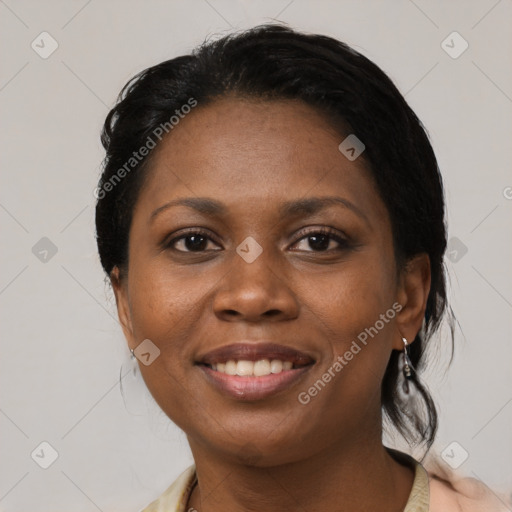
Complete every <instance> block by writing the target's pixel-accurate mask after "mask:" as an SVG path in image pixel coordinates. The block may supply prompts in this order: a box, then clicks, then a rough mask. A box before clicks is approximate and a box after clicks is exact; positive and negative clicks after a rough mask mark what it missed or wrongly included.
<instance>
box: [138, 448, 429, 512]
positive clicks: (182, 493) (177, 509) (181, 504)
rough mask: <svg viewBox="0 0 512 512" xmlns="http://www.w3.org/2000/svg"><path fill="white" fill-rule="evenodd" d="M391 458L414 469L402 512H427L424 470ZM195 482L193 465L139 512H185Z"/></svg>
mask: <svg viewBox="0 0 512 512" xmlns="http://www.w3.org/2000/svg"><path fill="white" fill-rule="evenodd" d="M390 452H391V454H392V456H393V457H394V458H396V459H398V460H402V461H404V462H405V463H408V464H409V465H411V466H414V467H415V474H414V482H413V485H412V489H411V493H410V494H409V499H408V500H407V504H406V506H405V509H404V512H428V508H429V478H428V474H427V472H426V470H425V468H424V467H423V466H422V465H421V464H420V463H419V462H417V461H416V460H415V459H413V458H412V457H410V456H409V455H407V454H405V453H402V452H398V451H396V450H390ZM196 481H197V478H196V472H195V465H192V466H190V467H189V468H187V469H186V470H185V471H184V472H183V473H182V474H181V475H180V476H179V477H178V478H177V480H176V481H175V482H174V483H173V484H172V485H171V486H170V487H168V488H167V489H166V490H165V491H164V493H163V494H162V495H161V496H160V497H159V498H158V499H156V500H155V501H153V502H152V503H151V504H150V505H148V506H147V507H146V508H145V509H143V510H141V511H140V512H187V511H186V506H187V502H188V498H189V495H190V492H191V490H192V488H193V487H194V485H195V483H196Z"/></svg>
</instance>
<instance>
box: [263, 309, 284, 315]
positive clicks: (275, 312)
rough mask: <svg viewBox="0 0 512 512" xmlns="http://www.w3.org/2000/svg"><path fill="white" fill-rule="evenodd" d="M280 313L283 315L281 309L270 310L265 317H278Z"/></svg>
mask: <svg viewBox="0 0 512 512" xmlns="http://www.w3.org/2000/svg"><path fill="white" fill-rule="evenodd" d="M279 313H281V311H279V309H269V310H268V311H266V312H265V316H276V315H279Z"/></svg>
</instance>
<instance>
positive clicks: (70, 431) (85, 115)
mask: <svg viewBox="0 0 512 512" xmlns="http://www.w3.org/2000/svg"><path fill="white" fill-rule="evenodd" d="M272 19H279V20H281V21H284V22H286V23H288V24H290V25H291V26H292V27H294V28H297V29H301V30H305V31H308V32H317V33H323V34H327V35H330V36H334V37H336V38H339V39H341V40H343V41H345V42H347V43H349V44H350V45H352V46H353V47H354V48H356V49H357V50H359V51H360V52H362V53H363V54H364V55H366V56H368V57H369V58H370V59H372V60H373V61H375V62H376V63H377V64H378V65H379V66H380V67H382V68H383V69H384V71H386V72H387V73H388V74H389V75H390V77H391V78H392V79H393V80H394V81H395V83H396V84H397V86H398V87H399V89H400V90H401V91H402V93H403V94H405V96H406V99H407V101H408V102H409V103H410V105H411V106H412V108H413V109H414V110H415V111H416V113H417V114H418V116H419V117H420V119H421V120H422V121H423V123H424V124H425V126H426V127H427V129H428V131H429V134H430V136H431V139H432V144H433V146H434V148H435V151H436V154H437V156H438V159H439V164H440V167H441V170H442V173H443V176H444V180H445V186H446V197H447V202H448V222H449V237H450V249H449V255H448V257H447V259H446V265H447V269H448V272H449V275H450V297H451V301H452V307H453V309H454V312H455V315H456V317H457V319H458V322H459V325H458V327H457V331H456V352H455V359H454V361H453V364H452V366H451V367H450V369H449V370H448V371H446V364H443V363H439V364H437V365H436V366H430V365H429V371H428V372H427V379H428V383H429V386H430V388H431V390H432V391H433V393H434V396H435V398H436V400H437V403H438V404H439V406H440V410H441V427H440V431H439V435H438V439H437V442H436V444H435V446H434V448H433V450H434V452H435V453H437V454H438V455H440V454H442V453H443V450H445V449H447V448H448V449H449V450H448V453H449V454H451V456H452V458H453V457H456V458H458V459H460V460H462V459H463V458H465V457H467V459H466V460H465V461H464V462H463V463H462V464H461V465H460V467H459V468H458V469H457V473H458V474H460V475H463V476H472V477H474V478H478V479H480V480H482V481H483V482H484V483H485V484H486V485H489V486H490V487H492V488H493V489H499V490H501V491H504V492H506V493H508V494H509V495H510V493H511V490H512V467H511V461H512V436H511V431H512V429H511V423H512V421H511V420H512V385H511V384H512V376H511V373H512V372H511V361H512V347H511V343H510V340H511V334H512V322H511V312H512V289H511V284H512V283H511V281H512V280H511V277H512V266H511V265H510V262H511V261H512V241H511V240H512V237H511V229H510V228H511V211H512V175H511V173H510V169H511V161H512V155H511V140H512V116H511V113H512V60H511V59H510V55H511V54H512V37H511V34H512V32H511V30H510V20H511V19H512V2H511V1H510V0H501V1H496V0H479V1H476V0H473V1H468V0H459V1H451V2H445V1H441V0H438V1H426V0H416V1H415V2H413V1H408V0H393V1H387V2H382V1H377V0H375V1H361V0H353V1H326V0H324V1H315V2H313V1H311V0H310V1H305V0H291V1H290V0H274V1H269V0H267V1H260V2H255V1H250V0H208V1H207V0H186V1H185V0H180V1H162V0H150V1H133V0H131V1H130V0H123V1H121V0H107V1H100V0H89V1H86V0H76V1H75V0H73V1H70V0H67V1H63V0H62V1H56V0H46V1H45V2H38V1H35V0H33V1H29V0H19V1H15V0H1V1H0V27H1V34H2V35H1V44H0V52H1V58H2V67H1V75H0V106H1V119H2V141H1V147H0V158H1V164H2V176H1V187H0V222H1V226H2V244H1V247H2V252H1V254H2V256H1V266H0V306H1V343H2V346H1V354H2V357H1V363H0V364H1V367H0V368H1V373H0V385H1V395H0V436H1V437H0V440H1V450H2V451H1V453H2V457H1V467H0V510H2V511H9V512H18V511H20V512H21V511H27V510H31V511H32V512H43V511H53V512H60V511H62V512H64V511H67V512H69V511H74V512H82V511H95V510H101V511H104V512H107V511H114V510H115V511H137V510H140V509H141V508H142V507H144V506H145V505H147V504H148V503H149V502H150V501H151V500H153V499H155V498H156V497H157V496H158V495H160V493H161V492H162V491H163V490H164V489H165V488H166V487H167V486H168V485H169V484H170V483H171V482H172V481H173V480H174V479H175V478H176V477H177V475H178V474H179V473H180V472H181V471H182V470H183V469H185V467H187V466H188V465H189V464H190V463H191V462H192V459H191V456H190V453H189V449H188V445H187V442H186V438H185V435H184V434H183V433H182V432H180V431H179V430H178V429H177V428H176V427H174V426H173V425H172V424H171V423H170V422H169V421H168V420H167V419H166V417H165V416H164V415H163V414H162V413H161V412H160V411H159V409H158V407H157V406H156V405H155V404H154V402H152V400H151V398H150V397H149V396H148V393H147V391H144V388H143V385H142V383H141V381H140V380H139V381H138V380H134V379H132V377H131V374H129V375H128V376H127V377H126V379H125V380H123V383H125V386H124V387H125V389H124V395H125V400H124V401H123V397H122V395H121V392H120V386H119V375H120V372H123V375H124V374H125V373H126V371H127V368H128V369H129V367H128V366H127V363H128V360H129V359H128V350H127V348H126V343H125V340H124V338H123V335H122V332H121V329H120V326H119V324H118V322H117V314H116V310H115V304H114V301H113V297H112V294H111V293H110V291H109V288H108V287H107V286H106V285H105V282H104V276H103V274H102V270H101V267H100V264H99V259H98V256H97V253H96V246H95V240H94V201H95V198H94V196H93V190H94V188H95V186H96V183H97V179H98V176H99V169H100V163H101V160H102V158H103V152H102V148H101V145H100V142H99V133H100V129H101V126H102V123H103V121H104V118H105V116H106V114H107V112H108V110H109V108H110V107H111V106H112V105H113V104H114V101H115V98H116V96H117V94H118V92H119V90H120V89H121V87H122V86H123V85H124V83H125V82H126V81H127V80H128V79H129V78H130V77H131V76H133V75H134V74H135V73H137V72H138V71H140V70H142V69H144V68H146V67H148V66H151V65H153V64H156V63H158V62H161V61H163V60H167V59H169V58H172V57H174V56H177V55H180V54H183V53H185V52H189V51H190V50H191V49H192V48H193V47H194V46H195V45H197V44H199V43H201V42H202V41H203V40H204V39H205V38H206V37H207V36H211V35H215V34H217V35H222V34H225V33H226V32H228V31H231V30H234V29H242V28H246V27H250V26H253V25H256V24H258V23H262V22H268V21H271V20H272ZM42 32H47V34H43V35H41V33H42ZM453 32H457V34H456V35H454V34H453ZM443 41H445V43H443ZM466 43H467V44H468V47H467V49H466V50H465V51H463V52H462V53H461V54H460V55H458V54H459V53H460V52H461V51H462V50H463V49H464V48H465V46H466ZM55 45H58V47H57V48H56V50H55V51H54V52H53V53H51V55H47V53H49V52H50V51H51V50H52V49H53V47H55ZM43 57H46V58H43ZM448 343H449V340H448V338H447V336H446V334H445V335H444V336H442V337H441V339H440V342H439V345H440V347H441V348H440V349H439V351H438V352H437V353H436V354H437V356H436V357H434V358H433V359H443V358H444V360H445V362H446V357H447V355H448V352H447V350H446V346H447V344H448ZM43 442H45V443H48V444H43V445H41V443H43ZM454 442H455V443H457V444H455V445H454V444H452V443H454ZM466 454H467V455H466ZM55 457H57V458H56V460H55V461H53V463H52V464H51V465H50V466H49V467H48V468H47V469H44V468H43V467H41V465H45V464H47V463H50V462H52V460H53V459H54V458H55ZM441 460H442V459H441Z"/></svg>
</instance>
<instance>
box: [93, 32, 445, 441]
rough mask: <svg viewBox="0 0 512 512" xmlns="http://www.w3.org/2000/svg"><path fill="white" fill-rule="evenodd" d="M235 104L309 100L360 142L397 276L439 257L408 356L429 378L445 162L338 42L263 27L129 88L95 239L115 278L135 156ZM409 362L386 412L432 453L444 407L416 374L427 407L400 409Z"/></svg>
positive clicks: (133, 191) (400, 101) (439, 297)
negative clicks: (182, 115) (184, 113)
mask: <svg viewBox="0 0 512 512" xmlns="http://www.w3.org/2000/svg"><path fill="white" fill-rule="evenodd" d="M227 95H237V96H240V97H250V98H258V99H263V100H273V99H276V100H280V99H295V100H301V101H303V102H305V103H307V104H309V105H311V106H313V107H315V108H317V109H318V110H320V111H321V112H322V113H324V114H325V116H326V118H327V119H328V120H330V121H331V122H333V123H334V124H336V125H337V126H339V127H345V128H346V129H348V130H349V132H347V133H345V135H347V134H348V133H353V134H355V135H356V136H357V137H358V138H359V139H360V140H361V141H363V143H364V145H365V151H364V153H363V157H364V160H365V162H366V166H367V167H368V169H369V171H370V172H371V175H372V177H373V179H374V181H375V183H376V185H377V188H378V190H379V193H380V195H381V197H382V199H383V201H384V203H385V205H386V207H387V209H388V212H389V215H390V219H391V225H392V232H393V243H394V246H395V254H396V260H397V266H398V268H400V269H402V268H404V265H406V264H407V261H408V260H409V259H410V258H412V257H413V256H415V255H418V254H420V253H427V254H428V256H429V258H430V266H431V288H430V293H429V296H428V301H427V307H426V313H425V319H424V322H423V326H422V329H421V330H420V332H419V333H418V335H417V336H416V339H415V340H414V342H413V343H411V345H410V347H409V350H410V352H409V355H410V359H411V362H412V365H413V366H414V367H415V368H416V370H420V369H421V366H422V363H423V362H424V356H425V347H426V345H427V342H428V341H429V340H430V338H431V337H432V335H433V333H434V332H435V331H436V330H437V329H438V327H439V325H440V322H441V320H442V317H443V316H444V313H445V311H446V309H447V304H446V281H445V270H444V264H443V255H444V251H445V248H446V226H445V220H444V219H445V217H444V193H443V185H442V180H441V176H440V173H439V169H438V165H437V161H436V158H435V155H434V152H433V149H432V147H431V145H430V142H429V139H428V136H427V134H426V131H425V129H424V127H423V125H422V123H421V122H420V121H419V119H418V118H417V116H416V115H415V113H414V112H413V111H412V110H411V108H410V107H409V106H408V104H407V103H406V101H405V99H404V98H403V96H402V95H401V94H400V92H399V91H398V89H397V88H396V87H395V85H394V84H393V82H392V81H391V80H390V79H389V78H388V76H387V75H386V74H385V73H384V72H383V71H382V70H381V69H380V68H379V67H378V66H376V65H375V64H374V63H373V62H371V61H370V60H369V59H367V58H366V57H364V56H363V55H361V54H360V53H358V52H357V51H355V50H354V49H352V48H351V47H350V46H348V45H347V44H344V43H343V42H340V41H338V40H336V39H333V38H331V37H327V36H323V35H316V34H305V33H301V32H297V31H294V30H292V29H290V28H288V27H286V26H282V25H277V24H271V25H260V26H257V27H254V28H252V29H249V30H245V31H242V32H239V33H233V34H229V35H227V36H225V37H222V38H220V39H218V40H214V41H207V42H205V43H203V44H202V45H201V46H199V47H198V48H197V49H195V50H194V51H193V52H192V53H191V54H190V55H185V56H180V57H177V58H174V59H171V60H168V61H166V62H162V63H160V64H158V65H155V66H153V67H150V68H148V69H146V70H144V71H142V72H141V73H139V74H138V75H136V76H135V77H134V78H133V79H131V80H130V81H129V82H128V83H127V84H126V85H125V86H124V88H123V89H122V91H121V93H120V95H119V98H118V102H117V104H116V105H115V106H114V107H113V108H112V110H111V111H110V112H109V114H108V115H107V118H106V120H105V124H104V127H103V131H102V135H101V141H102V143H103V146H104V148H105V150H106V157H105V160H104V165H103V172H102V175H101V178H100V180H99V184H98V188H97V198H98V200H97V205H96V233H97V244H98V250H99V255H100V260H101V264H102V266H103V269H104V270H105V272H106V274H107V276H111V272H112V270H113V269H114V267H117V268H119V269H120V270H121V271H126V269H127V265H128V235H129V230H130V224H131V219H132V212H133V209H134V205H135V202H136V200H137V197H138V194H139V192H140V189H141V186H142V184H143V180H144V177H145V175H146V174H147V168H148V164H149V163H150V161H151V153H149V155H148V156H146V157H145V158H141V159H140V160H139V158H137V159H134V157H133V152H134V151H136V150H138V149H139V148H141V147H143V146H145V145H147V144H148V141H149V140H151V141H153V142H155V139H156V138H158V139H160V137H155V134H156V133H161V132H162V127H164V129H165V131H166V132H169V131H170V130H171V129H172V128H173V124H172V122H171V121H170V119H171V116H173V115H174V114H179V112H181V109H182V107H183V106H184V105H187V104H188V105H191V106H192V105H194V103H193V102H195V104H199V105H205V104H208V103H209V102H212V101H215V99H219V98H222V97H225V96H227ZM340 131H341V129H340ZM340 135H341V133H340ZM340 140H341V139H340ZM127 162H130V166H127ZM132 164H133V165H132ZM122 169H124V172H121V170H122ZM121 175H122V176H121ZM121 178H122V179H121ZM409 341H410V342H411V341H412V340H409ZM400 354H401V353H400V352H399V351H396V350H393V351H392V355H391V357H390V360H389V363H388V366H387V369H386V372H385V376H384V380H383V384H382V394H381V399H382V408H383V412H384V414H385V417H386V416H387V419H388V420H390V421H391V422H392V424H393V425H394V426H395V427H396V428H397V429H398V431H399V432H400V433H401V434H402V435H403V436H404V437H405V439H406V440H408V441H409V442H411V443H415V444H418V443H419V444H422V443H425V444H426V445H427V449H428V448H430V446H431V444H432V443H433V440H434V437H435V433H436V430H437V423H438V420H437V412H436V408H435V405H434V403H433V401H432V398H431V396H430V394H429V392H428V390H427V389H426V387H425V386H424V385H423V384H422V383H421V382H420V380H419V377H418V371H413V374H412V380H411V384H412V385H413V388H414V389H415V392H416V395H417V397H418V398H419V400H416V401H415V402H414V403H415V405H409V406H406V405H405V403H404V401H403V400H402V399H401V398H400V397H401V395H400V392H399V386H400V381H401V374H400V371H399V365H398V363H399V357H400Z"/></svg>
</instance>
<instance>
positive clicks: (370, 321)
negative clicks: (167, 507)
mask: <svg viewBox="0 0 512 512" xmlns="http://www.w3.org/2000/svg"><path fill="white" fill-rule="evenodd" d="M344 138H345V137H344V136H342V135H340V134H339V133H338V132H337V131H336V130H334V129H333V128H332V127H331V126H330V124H328V123H327V121H326V120H325V119H324V117H322V115H321V114H320V113H318V112H317V111H316V110H315V109H313V108H311V107H309V106H307V105H305V104H303V103H301V102H296V101H273V102H263V101H261V102H258V101H249V100H241V99H236V98H229V99H228V98H226V99H222V100H219V101H216V102H214V103H212V104H209V105H207V106H204V107H202V106H201V105H199V106H198V107H197V108H196V109H194V111H193V112H192V113H191V114H190V115H188V116H187V117H185V118H184V119H183V120H181V121H180V123H179V125H177V126H175V127H174V129H173V131H172V132H171V133H170V135H169V136H168V137H167V138H166V139H164V140H163V141H162V143H161V145H160V146H159V147H158V148H157V149H156V150H155V151H156V153H155V154H154V155H153V156H154V159H153V161H152V164H151V168H150V170H149V175H148V180H147V181H146V183H145V185H144V187H143V189H142V190H141V193H140V196H139V198H138V200H137V203H136V206H135V210H134V214H133V221H132V225H131V230H130V244H129V266H128V272H127V275H126V276H125V277H124V278H122V279H121V281H120V282H119V283H116V281H115V279H114V289H115V292H116V299H117V303H118V308H119V314H120V318H121V320H122V323H123V328H124V332H125V335H126V337H127V339H128V343H129V345H130V348H134V349H135V348H136V347H137V346H138V345H139V344H140V343H141V342H143V340H151V342H152V344H154V345H155V346H156V347H158V349H159V351H160V354H159V355H158V357H156V358H155V359H154V360H153V357H154V354H153V352H152V350H153V349H150V350H149V352H150V353H151V354H152V355H150V356H144V357H145V358H146V359H148V358H149V360H151V361H152V362H151V363H150V364H148V365H145V364H140V369H141V371H142V375H143V377H144V380H145V382H146V384H147V386H148V388H149V390H150V391H151V393H152V395H153V396H154V398H155V400H156V401H157V402H158V404H159V405H160V407H161V408H162V409H163V411H165V413H166V414H167V415H168V416H169V417H170V418H171V419H172V420H173V421H174V422H175V423H176V424H177V425H179V426H180V427H181V428H182V429H183V430H184V431H185V432H186V433H187V435H188V437H189V440H190V443H191V446H192V449H193V450H194V448H197V449H199V447H200V449H203V450H209V451H210V452H211V453H216V454H218V455H222V456H223V457H228V458H230V457H233V458H238V459H240V460H252V461H256V460H257V458H258V457H261V464H275V463H284V462H291V461H295V460H298V459H301V458H306V457H309V456H311V455H313V454H315V453H320V452H321V451H322V450H326V449H328V448H329V447H330V446H333V444H335V443H337V444H338V446H339V443H342V444H343V443H353V442H354V440H355V438H354V436H363V437H365V436H367V435H374V436H376V435H378V436H379V439H380V425H381V417H380V387H381V382H382V378H383V374H384V371H385V368H386V365H387V362H388V359H389V356H390V352H391V350H392V349H393V348H395V349H401V348H402V347H403V344H402V341H401V336H400V334H399V331H401V332H402V334H403V335H404V336H406V337H407V338H408V339H412V338H414V335H415V334H416V332H417V330H418V329H419V327H420V325H421V318H422V311H421V309H422V308H423V309H424V301H425V300H426V293H425V292H427V293H428V283H427V281H428V276H426V273H425V271H424V270H425V269H424V268H423V270H422V271H421V272H420V273H419V274H418V273H416V274H414V272H411V276H414V275H416V277H411V279H412V281H411V280H409V281H408V280H407V279H408V278H407V277H406V278H404V277H400V276H399V275H397V269H396V262H395V255H394V250H393V244H392V231H391V225H390V220H389V216H388V213H387V210H386V208H385V206H384V204H383V202H382V200H381V198H380V197H379V194H378V192H377V190H376V188H375V186H374V184H373V181H372V179H371V176H370V174H369V172H368V170H367V169H366V168H365V163H364V162H363V159H362V157H360V158H358V159H356V160H354V161H350V160H348V159H347V158H346V157H345V156H344V154H342V153H341V152H340V150H339V149H338V146H339V144H340V143H341V142H342V140H343V139H344ZM420 274H421V275H420ZM418 276H419V277H418ZM114 277H115V274H114ZM415 283H416V285H417V286H416V287H415ZM398 310H401V311H400V312H399V311H398ZM146 343H148V342H146ZM148 346H149V347H152V345H151V344H150V345H148ZM146 352H148V351H147V350H146ZM156 353H157V351H155V354H156ZM142 360H143V361H144V359H142ZM228 361H235V363H236V362H237V361H242V363H238V364H235V363H233V362H228ZM276 361H277V362H276ZM336 363H338V364H336ZM290 365H293V366H292V368H291V369H289V366H290ZM233 372H237V373H241V374H244V373H246V374H245V375H229V373H233ZM272 372H275V373H272ZM255 373H256V375H255Z"/></svg>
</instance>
